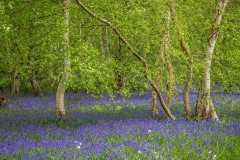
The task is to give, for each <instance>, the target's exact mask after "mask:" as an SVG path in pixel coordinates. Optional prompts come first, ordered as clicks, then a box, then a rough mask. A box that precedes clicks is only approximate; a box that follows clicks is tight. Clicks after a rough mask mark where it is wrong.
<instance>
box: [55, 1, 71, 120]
mask: <svg viewBox="0 0 240 160" xmlns="http://www.w3.org/2000/svg"><path fill="white" fill-rule="evenodd" d="M70 2H71V0H66V1H65V7H64V14H65V20H64V23H65V27H66V32H65V33H64V40H65V45H64V47H63V52H64V72H63V75H62V77H61V79H60V82H59V84H58V87H57V93H56V110H57V111H56V116H57V118H58V119H63V120H65V119H66V115H65V107H64V94H65V90H66V83H67V80H68V77H69V74H70V73H69V70H70V65H71V64H70V53H69V49H68V48H69V47H68V45H69V5H70Z"/></svg>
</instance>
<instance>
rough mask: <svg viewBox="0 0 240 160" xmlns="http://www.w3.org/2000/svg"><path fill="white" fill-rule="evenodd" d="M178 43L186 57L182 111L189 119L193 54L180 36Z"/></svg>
mask: <svg viewBox="0 0 240 160" xmlns="http://www.w3.org/2000/svg"><path fill="white" fill-rule="evenodd" d="M179 35H181V34H179ZM180 45H181V47H182V50H183V52H184V53H185V55H186V57H187V74H186V79H185V84H184V89H183V102H184V111H185V115H186V118H187V119H190V118H191V115H192V114H191V106H190V98H189V87H190V85H191V83H192V75H193V56H192V53H191V51H190V49H189V46H188V45H187V44H186V42H185V41H184V40H183V38H182V36H180Z"/></svg>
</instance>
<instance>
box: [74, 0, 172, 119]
mask: <svg viewBox="0 0 240 160" xmlns="http://www.w3.org/2000/svg"><path fill="white" fill-rule="evenodd" d="M76 1H77V3H78V5H79V6H80V7H81V8H82V9H83V10H84V11H86V12H87V13H88V14H89V15H91V16H92V17H94V18H96V19H98V20H99V21H101V22H102V23H105V24H106V25H108V26H109V27H111V28H112V29H113V30H114V32H115V33H116V34H117V35H118V36H119V38H120V40H121V41H122V42H123V43H124V44H125V45H126V46H127V48H128V49H129V50H130V51H131V52H132V54H133V55H134V56H135V57H136V58H137V59H138V60H139V61H140V62H141V63H142V64H143V67H144V71H143V74H144V76H145V77H146V79H147V80H148V82H149V83H150V84H151V86H152V87H153V89H154V90H155V92H156V93H157V95H158V98H159V101H160V103H161V105H162V107H163V109H164V111H165V113H166V114H167V116H169V117H170V118H171V119H172V120H175V119H176V118H175V117H174V116H173V115H172V113H171V111H170V110H169V109H168V108H167V106H166V104H165V103H164V100H163V97H162V94H161V92H160V91H159V89H158V87H157V85H156V84H155V82H154V81H153V80H152V79H151V77H150V74H149V71H148V66H147V62H146V60H145V59H144V58H143V57H142V56H141V55H140V54H139V53H138V52H137V51H136V50H135V49H134V48H133V47H132V45H130V44H129V42H128V41H127V40H126V39H125V38H124V37H123V35H122V34H121V32H120V31H119V30H118V28H117V27H115V26H114V25H113V24H112V23H111V22H110V21H108V20H106V19H104V18H101V17H98V16H97V15H96V14H95V13H93V12H92V11H91V10H89V9H88V8H87V7H85V6H84V5H83V3H82V2H81V1H80V0H76Z"/></svg>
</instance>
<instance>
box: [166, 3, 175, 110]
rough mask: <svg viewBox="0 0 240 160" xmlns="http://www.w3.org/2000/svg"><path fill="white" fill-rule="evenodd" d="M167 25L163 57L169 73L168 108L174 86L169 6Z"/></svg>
mask: <svg viewBox="0 0 240 160" xmlns="http://www.w3.org/2000/svg"><path fill="white" fill-rule="evenodd" d="M167 19H168V21H167V26H166V33H165V34H166V40H165V47H164V48H165V57H166V63H167V69H168V73H169V82H168V84H167V99H166V106H167V107H168V108H169V109H170V107H171V102H172V99H173V94H174V88H175V72H174V69H173V65H172V62H171V56H170V50H169V40H170V38H169V31H170V23H171V11H170V8H169V11H168V16H167Z"/></svg>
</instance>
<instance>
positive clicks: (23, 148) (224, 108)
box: [0, 93, 240, 160]
mask: <svg viewBox="0 0 240 160" xmlns="http://www.w3.org/2000/svg"><path fill="white" fill-rule="evenodd" d="M181 97H182V95H181V94H179V95H178V96H176V97H175V99H174V101H173V105H172V109H171V110H172V112H173V114H174V115H175V116H176V117H177V119H178V120H176V121H172V120H168V119H166V116H165V115H164V113H163V112H162V109H161V108H160V107H159V111H160V116H159V119H158V120H153V119H151V118H150V115H149V99H150V94H149V93H146V94H143V95H132V96H131V97H129V98H125V99H123V98H121V97H120V96H118V95H116V96H115V98H114V100H112V99H111V98H110V97H109V96H107V95H106V96H103V97H101V98H94V97H91V96H89V95H87V94H83V93H67V94H66V97H65V98H66V100H65V102H66V104H65V106H66V113H67V121H66V122H63V121H58V120H56V117H55V96H54V94H49V95H45V96H42V97H33V96H18V97H11V96H8V97H7V98H9V99H10V100H11V103H10V104H9V105H8V106H6V107H4V108H1V109H0V159H3V160H5V159H6V160H7V159H23V160H25V159H26V160H29V159H34V160H38V159H39V160H40V159H49V160H55V159H59V160H62V159H71V160H72V159H73V160H75V159H76V160H78V159H84V160H85V159H109V160H113V159H123V160H125V159H126V160H132V159H133V160H134V159H146V160H148V159H162V160H165V159H166V160H170V159H173V160H179V159H183V160H187V159H192V160H197V159H203V160H207V159H209V160H214V159H220V160H222V159H228V160H230V159H235V160H238V159H240V95H237V94H235V95H234V94H231V95H230V94H215V95H213V100H214V104H215V107H216V111H217V113H218V115H219V117H220V121H219V122H213V121H197V120H189V121H186V120H185V119H184V113H183V102H182V98H181ZM195 98H196V94H192V95H191V99H192V104H191V105H192V106H193V105H194V101H195V100H194V99H195ZM193 112H194V111H193Z"/></svg>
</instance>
